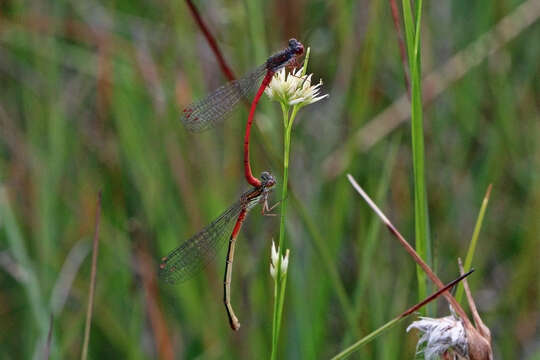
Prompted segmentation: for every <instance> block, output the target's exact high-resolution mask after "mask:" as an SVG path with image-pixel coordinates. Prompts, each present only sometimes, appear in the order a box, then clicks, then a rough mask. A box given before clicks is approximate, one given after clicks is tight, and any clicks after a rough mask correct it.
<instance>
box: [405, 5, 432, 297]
mask: <svg viewBox="0 0 540 360" xmlns="http://www.w3.org/2000/svg"><path fill="white" fill-rule="evenodd" d="M416 6H417V8H416V19H415V20H416V23H413V21H414V20H413V15H412V9H411V4H410V2H409V0H403V17H404V24H405V35H406V36H405V39H406V42H407V50H408V55H409V67H410V73H411V83H412V93H411V136H412V151H413V173H414V227H415V248H416V251H417V252H418V254H419V255H420V257H421V258H422V259H424V260H426V263H428V264H431V256H430V253H431V246H430V243H429V229H428V226H429V225H428V211H427V191H426V183H425V164H424V160H425V155H424V127H423V119H422V117H423V114H422V83H421V62H420V39H421V37H420V23H421V19H422V0H419V1H418V2H417V4H416ZM416 270H417V278H418V298H419V299H423V298H425V297H426V294H427V283H426V276H425V274H424V273H423V272H422V269H420V267H417V268H416Z"/></svg>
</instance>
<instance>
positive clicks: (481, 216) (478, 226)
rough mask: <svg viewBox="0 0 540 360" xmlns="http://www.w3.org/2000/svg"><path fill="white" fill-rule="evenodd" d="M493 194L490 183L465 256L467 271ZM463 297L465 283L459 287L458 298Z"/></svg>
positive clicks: (459, 299)
mask: <svg viewBox="0 0 540 360" xmlns="http://www.w3.org/2000/svg"><path fill="white" fill-rule="evenodd" d="M490 195H491V184H489V186H488V188H487V190H486V195H484V200H483V201H482V206H481V207H480V212H479V213H478V218H477V219H476V224H475V225H474V232H473V235H472V239H471V243H470V244H469V250H467V257H466V258H465V267H464V269H465V271H469V269H470V268H471V264H472V259H473V257H474V252H475V250H476V244H477V243H478V235H479V234H480V229H482V223H483V221H484V215H485V213H486V208H487V205H488V202H489V196H490ZM462 298H463V285H460V286H459V287H458V289H457V293H456V300H457V302H458V303H461V299H462Z"/></svg>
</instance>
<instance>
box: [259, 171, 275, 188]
mask: <svg viewBox="0 0 540 360" xmlns="http://www.w3.org/2000/svg"><path fill="white" fill-rule="evenodd" d="M275 184H276V179H275V178H274V177H273V176H272V174H270V173H269V172H268V171H263V172H262V173H261V186H263V187H264V188H266V189H270V188H272V187H273V186H274V185H275Z"/></svg>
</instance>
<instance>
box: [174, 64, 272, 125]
mask: <svg viewBox="0 0 540 360" xmlns="http://www.w3.org/2000/svg"><path fill="white" fill-rule="evenodd" d="M265 73H266V66H265V65H262V66H260V67H258V68H257V69H255V70H254V71H252V72H251V73H249V74H247V75H246V76H244V77H243V78H241V79H238V80H234V81H230V82H228V83H226V84H225V85H223V86H221V87H219V88H217V89H216V90H214V91H213V92H212V93H210V94H209V95H207V96H206V97H205V98H204V99H201V100H199V101H196V102H194V103H193V104H191V105H189V106H188V107H186V108H185V109H184V111H183V112H182V115H181V116H180V120H181V121H182V123H183V124H184V126H185V127H186V128H187V129H188V130H190V131H193V132H201V131H204V130H207V129H209V128H211V127H213V126H214V125H216V124H218V123H220V122H222V121H224V120H225V119H226V118H227V117H228V116H229V115H230V114H231V112H232V111H233V110H234V108H235V107H236V105H237V104H238V103H239V102H240V100H242V98H248V97H249V95H250V94H251V93H253V92H254V91H255V89H256V88H257V86H258V85H259V80H260V78H261V77H262V76H263V75H264V74H265Z"/></svg>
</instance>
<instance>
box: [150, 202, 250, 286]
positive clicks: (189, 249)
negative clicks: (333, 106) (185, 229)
mask: <svg viewBox="0 0 540 360" xmlns="http://www.w3.org/2000/svg"><path fill="white" fill-rule="evenodd" d="M241 210H242V206H241V202H240V201H238V202H236V203H235V204H233V205H232V206H231V207H229V208H228V209H227V210H225V211H224V212H223V213H222V214H221V215H220V216H219V217H218V218H217V219H215V220H214V221H212V223H210V225H208V226H207V227H205V228H204V229H202V230H201V231H200V232H199V233H198V234H195V235H194V236H192V237H191V238H190V239H188V240H186V241H185V242H184V243H183V244H182V245H180V246H179V247H177V248H176V249H174V250H173V251H171V252H170V253H169V254H168V255H167V256H165V257H163V258H162V259H161V264H160V265H159V277H160V278H161V279H162V280H164V281H166V282H168V283H171V284H175V283H180V282H183V281H186V280H188V279H190V278H191V277H192V276H193V275H195V274H197V273H198V272H199V271H200V270H201V269H202V268H204V266H205V265H207V264H208V263H209V262H210V261H212V260H213V259H214V258H215V256H216V253H217V252H218V251H219V249H221V247H222V246H223V244H225V243H226V242H227V241H226V240H227V239H228V238H229V236H230V235H231V231H232V228H233V226H234V224H235V223H236V220H237V218H238V215H239V214H240V211H241Z"/></svg>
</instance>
